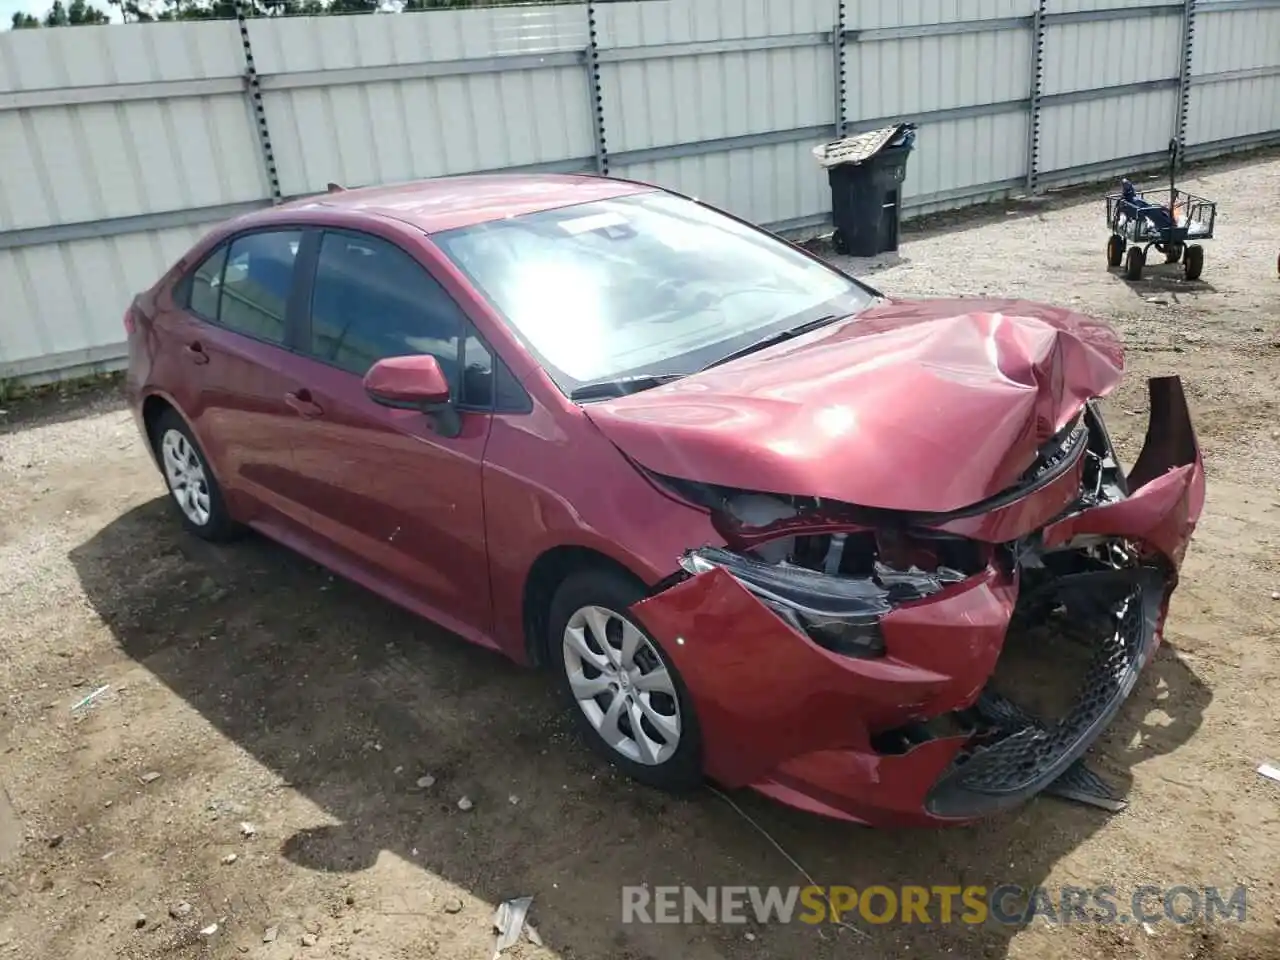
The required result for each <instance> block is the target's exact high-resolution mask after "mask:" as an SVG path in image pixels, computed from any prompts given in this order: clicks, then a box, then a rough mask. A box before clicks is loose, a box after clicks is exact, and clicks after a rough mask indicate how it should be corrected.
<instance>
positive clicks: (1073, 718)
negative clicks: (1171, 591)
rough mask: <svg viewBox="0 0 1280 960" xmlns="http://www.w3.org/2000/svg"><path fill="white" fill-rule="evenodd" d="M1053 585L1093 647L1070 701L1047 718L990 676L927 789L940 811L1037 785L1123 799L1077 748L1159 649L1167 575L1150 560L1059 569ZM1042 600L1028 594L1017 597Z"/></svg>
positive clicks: (1017, 796)
mask: <svg viewBox="0 0 1280 960" xmlns="http://www.w3.org/2000/svg"><path fill="white" fill-rule="evenodd" d="M1051 586H1052V588H1053V590H1054V593H1055V596H1054V597H1053V598H1052V600H1053V601H1054V602H1055V605H1056V606H1057V607H1059V608H1060V609H1065V611H1066V612H1067V615H1068V616H1069V617H1070V619H1071V621H1073V622H1075V623H1079V624H1082V626H1083V629H1081V630H1080V631H1078V632H1076V639H1077V640H1079V641H1082V642H1085V643H1087V644H1088V645H1089V647H1090V648H1091V653H1090V655H1089V660H1088V666H1087V667H1086V669H1085V670H1084V676H1083V682H1082V683H1081V685H1080V688H1079V689H1078V691H1077V692H1076V694H1075V696H1074V698H1073V701H1072V703H1071V706H1070V707H1069V709H1068V710H1067V712H1066V713H1065V715H1063V716H1062V717H1061V718H1060V719H1058V720H1056V721H1046V720H1042V719H1039V718H1037V717H1035V716H1033V715H1032V714H1031V713H1030V712H1029V711H1027V710H1024V709H1023V708H1022V707H1021V706H1019V705H1018V704H1017V703H1015V702H1014V701H1013V700H1011V699H1009V698H1008V697H1006V696H1004V695H1002V694H1001V693H999V692H998V691H997V690H996V689H994V688H993V686H990V685H989V686H988V688H987V689H986V690H984V691H983V693H982V695H981V696H980V697H979V698H978V701H977V703H976V704H975V705H974V706H973V707H972V708H970V710H969V711H967V712H968V713H969V714H970V716H969V717H968V718H966V719H967V720H968V722H970V723H972V724H973V727H974V729H975V736H974V738H973V740H972V741H971V745H970V747H969V748H968V749H966V750H964V751H962V752H961V753H959V754H958V755H957V756H956V758H955V760H954V761H953V762H952V764H951V766H950V768H949V769H948V770H947V771H946V772H944V774H943V775H942V777H941V778H939V780H938V781H937V783H936V784H935V785H934V787H933V788H932V789H931V790H930V791H929V794H928V797H927V798H926V801H925V806H926V809H927V810H928V811H929V812H930V813H931V814H933V815H934V816H937V817H945V818H957V819H961V818H963V819H967V818H971V817H976V816H983V815H987V814H991V813H995V812H997V811H1000V810H1005V809H1008V808H1010V807H1014V806H1017V805H1018V804H1020V803H1022V802H1024V801H1025V800H1027V799H1029V798H1030V797H1031V796H1032V795H1034V794H1036V793H1039V792H1041V791H1044V792H1048V793H1050V794H1056V795H1058V796H1062V797H1065V798H1069V799H1073V800H1078V801H1082V802H1086V803H1091V804H1093V805H1095V806H1100V807H1103V808H1106V809H1111V810H1115V809H1118V808H1120V807H1121V806H1122V805H1123V804H1122V802H1121V801H1120V799H1119V798H1118V797H1117V796H1116V795H1115V794H1114V793H1113V792H1112V791H1111V790H1110V788H1109V787H1108V786H1107V785H1106V784H1105V783H1104V782H1103V781H1102V780H1101V778H1099V777H1097V776H1096V775H1095V774H1093V773H1092V772H1091V771H1090V770H1089V769H1088V768H1087V767H1085V765H1084V763H1083V761H1082V760H1081V757H1082V756H1083V755H1084V753H1085V752H1086V751H1087V750H1088V749H1089V747H1090V746H1091V745H1092V744H1093V743H1094V741H1095V740H1097V738H1098V737H1099V736H1100V735H1101V733H1102V732H1103V730H1105V729H1106V727H1107V725H1108V724H1109V723H1110V722H1111V720H1112V719H1113V718H1114V717H1115V715H1116V713H1117V711H1119V709H1120V707H1121V705H1122V704H1123V703H1124V701H1125V700H1126V699H1127V698H1128V696H1129V694H1130V692H1131V691H1132V690H1133V687H1134V684H1135V683H1136V682H1137V679H1138V675H1139V674H1140V673H1141V672H1142V669H1143V668H1144V667H1145V666H1146V663H1147V661H1148V659H1149V658H1150V657H1151V655H1152V653H1153V652H1154V650H1155V647H1156V645H1157V629H1158V624H1159V619H1160V612H1161V608H1162V605H1163V602H1164V598H1165V594H1166V592H1167V583H1166V580H1165V575H1164V573H1162V572H1161V571H1160V570H1157V569H1155V568H1152V567H1140V568H1136V569H1132V570H1107V571H1099V572H1090V573H1081V574H1074V575H1070V576H1066V577H1062V578H1059V579H1056V580H1055V581H1054V582H1053V584H1052V585H1051ZM1044 599H1045V598H1044V597H1043V596H1041V597H1032V596H1028V597H1025V598H1023V600H1022V601H1020V603H1019V606H1022V605H1023V603H1037V602H1039V603H1043V602H1044ZM998 676H999V669H998V668H997V675H996V680H998ZM996 680H993V684H994V683H995V682H996Z"/></svg>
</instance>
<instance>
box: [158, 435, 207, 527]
mask: <svg viewBox="0 0 1280 960" xmlns="http://www.w3.org/2000/svg"><path fill="white" fill-rule="evenodd" d="M160 452H161V459H162V460H163V462H164V476H165V479H166V480H167V481H168V483H169V491H170V492H171V493H172V494H173V499H174V500H176V501H177V503H178V509H180V510H181V511H182V513H183V515H185V516H186V518H187V519H188V520H190V521H191V522H192V523H194V524H195V525H196V526H197V527H203V526H204V525H205V524H207V523H208V522H209V518H210V517H211V516H212V513H213V508H212V504H211V501H210V497H209V480H208V477H207V475H206V474H205V469H204V462H203V461H202V460H201V459H200V454H199V453H197V452H196V448H195V446H194V445H193V444H192V443H191V441H190V440H188V439H187V438H186V437H185V436H184V435H183V434H182V432H181V431H179V430H173V429H169V430H166V431H165V433H164V437H163V438H162V439H161V441H160Z"/></svg>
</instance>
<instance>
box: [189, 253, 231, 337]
mask: <svg viewBox="0 0 1280 960" xmlns="http://www.w3.org/2000/svg"><path fill="white" fill-rule="evenodd" d="M226 262H227V248H226V245H225V244H224V245H223V246H221V247H219V248H218V249H217V250H215V251H213V253H211V254H210V255H209V256H207V257H206V258H205V260H204V263H202V264H200V266H198V267H196V270H195V273H194V274H192V275H191V280H190V281H189V282H190V288H189V289H190V291H191V293H190V297H189V299H188V302H187V305H188V307H190V309H191V312H192V313H195V314H197V315H198V316H201V317H204V318H205V319H206V320H217V319H218V289H219V287H220V286H221V284H222V267H223V265H224V264H225V263H226Z"/></svg>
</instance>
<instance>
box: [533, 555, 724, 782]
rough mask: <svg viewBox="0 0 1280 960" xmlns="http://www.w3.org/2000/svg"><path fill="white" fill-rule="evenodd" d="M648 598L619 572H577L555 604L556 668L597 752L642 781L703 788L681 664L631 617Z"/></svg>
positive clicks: (697, 743) (571, 708)
mask: <svg viewBox="0 0 1280 960" xmlns="http://www.w3.org/2000/svg"><path fill="white" fill-rule="evenodd" d="M644 596H645V594H644V590H643V588H642V587H641V586H640V585H639V584H638V583H637V582H635V581H633V580H631V579H630V578H629V577H626V576H623V575H622V574H620V573H615V572H613V571H610V570H583V571H581V572H579V573H574V574H571V575H570V576H569V577H568V578H567V579H566V580H565V581H564V583H563V584H561V586H560V589H559V590H557V591H556V595H555V598H554V599H553V600H552V602H551V616H550V618H549V620H550V623H549V627H550V635H549V636H548V638H547V642H548V647H549V652H550V654H551V663H552V664H553V669H554V670H555V672H556V679H557V681H558V685H559V687H560V691H561V694H562V698H563V700H564V703H565V706H566V708H567V709H568V710H569V712H570V713H571V714H572V716H573V717H574V720H575V722H576V724H577V726H578V729H579V730H580V731H581V733H582V735H583V736H584V737H585V738H586V740H587V742H588V743H589V744H590V745H591V747H592V749H594V750H595V751H596V752H597V753H599V754H600V755H601V756H603V757H605V758H606V759H608V760H610V761H611V762H612V763H614V764H616V765H617V766H618V767H620V768H621V769H622V770H623V771H624V772H625V773H627V774H628V775H630V776H631V777H633V778H635V779H636V780H638V781H640V782H641V783H645V784H648V785H649V786H652V787H657V788H659V789H663V790H672V791H676V790H687V789H691V788H693V787H696V786H698V785H699V784H701V783H702V750H701V740H700V737H699V734H698V722H697V717H696V716H695V715H694V712H693V702H692V699H691V698H690V696H689V691H688V690H687V689H686V688H685V685H684V681H683V680H682V679H681V677H680V674H679V672H678V671H677V670H676V668H675V665H674V664H672V663H671V662H670V660H668V658H667V657H666V655H665V654H664V653H663V651H662V649H661V647H660V646H659V645H658V642H657V641H656V640H655V639H654V638H653V637H651V636H649V634H648V633H647V632H646V631H645V629H644V628H643V627H641V626H640V625H639V624H638V623H637V622H636V621H635V620H634V619H632V617H631V616H630V615H629V614H628V612H627V611H628V610H629V609H630V607H631V606H632V605H633V604H635V603H637V602H639V601H640V600H643V599H644Z"/></svg>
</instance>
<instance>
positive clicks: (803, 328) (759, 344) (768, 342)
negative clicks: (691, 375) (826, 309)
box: [702, 313, 850, 370]
mask: <svg viewBox="0 0 1280 960" xmlns="http://www.w3.org/2000/svg"><path fill="white" fill-rule="evenodd" d="M846 316H850V314H844V313H831V314H828V315H827V316H825V317H818V319H816V320H808V321H806V322H804V323H802V324H800V325H799V326H796V327H790V328H789V329H787V330H780V331H778V332H777V333H771V334H769V336H767V337H764V338H762V339H760V340H757V341H756V342H755V343H749V344H747V345H746V346H745V347H743V348H742V349H741V350H735V351H733V353H731V354H729V355H728V356H727V357H721V358H720V359H719V360H716V361H713V362H712V363H709V364H707V365H706V366H705V367H703V368H702V369H703V370H710V369H711V368H712V367H718V366H721V365H722V364H726V363H729V362H730V361H732V360H738V359H740V358H742V357H745V356H749V355H750V354H753V353H755V352H756V351H758V350H763V349H765V347H772V346H775V345H776V344H779V343H786V342H787V341H788V340H794V339H795V338H796V337H800V336H803V335H804V334H806V333H809V332H810V331H813V330H817V329H818V328H819V327H825V326H826V325H827V324H829V323H834V322H835V321H837V320H843V319H844V318H845V317H846Z"/></svg>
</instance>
